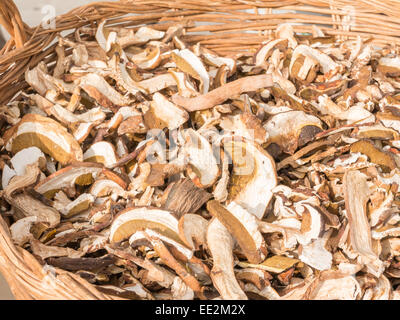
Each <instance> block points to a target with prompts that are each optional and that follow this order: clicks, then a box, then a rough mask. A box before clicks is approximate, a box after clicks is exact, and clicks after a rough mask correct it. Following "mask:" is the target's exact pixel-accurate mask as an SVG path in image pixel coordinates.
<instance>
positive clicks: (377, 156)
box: [350, 140, 397, 172]
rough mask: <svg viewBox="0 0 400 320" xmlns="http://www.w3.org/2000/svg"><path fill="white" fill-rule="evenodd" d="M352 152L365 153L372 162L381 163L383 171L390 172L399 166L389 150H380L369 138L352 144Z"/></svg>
mask: <svg viewBox="0 0 400 320" xmlns="http://www.w3.org/2000/svg"><path fill="white" fill-rule="evenodd" d="M350 152H353V153H357V152H360V153H362V154H365V155H366V156H368V158H369V160H370V161H371V162H372V163H375V164H377V165H379V166H380V167H381V168H382V171H383V172H390V171H392V170H393V169H395V168H397V164H396V161H395V159H394V157H393V156H392V155H391V154H390V153H389V152H385V151H382V150H379V148H377V147H376V146H375V145H374V144H373V143H372V142H371V141H369V140H359V141H357V142H355V143H353V144H352V145H351V146H350Z"/></svg>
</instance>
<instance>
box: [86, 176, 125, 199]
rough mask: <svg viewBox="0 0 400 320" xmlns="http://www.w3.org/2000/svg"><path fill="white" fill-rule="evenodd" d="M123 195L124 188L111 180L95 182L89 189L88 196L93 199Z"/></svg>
mask: <svg viewBox="0 0 400 320" xmlns="http://www.w3.org/2000/svg"><path fill="white" fill-rule="evenodd" d="M124 193H125V190H124V187H123V186H121V185H120V184H118V183H117V182H115V181H113V180H108V179H99V180H96V181H95V182H94V183H93V185H92V186H91V188H90V194H91V195H93V196H94V197H95V198H100V197H106V196H109V195H112V196H114V195H117V196H122V195H123V194H124Z"/></svg>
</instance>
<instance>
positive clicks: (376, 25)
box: [0, 0, 400, 299]
mask: <svg viewBox="0 0 400 320" xmlns="http://www.w3.org/2000/svg"><path fill="white" fill-rule="evenodd" d="M346 7H350V8H351V7H353V8H354V17H352V18H354V21H355V24H354V25H351V26H348V25H347V26H344V25H343V22H344V21H345V19H344V18H345V16H346V14H348V12H346V10H343V8H346ZM294 10H296V11H297V13H294ZM102 19H108V25H113V26H122V27H125V28H133V29H137V28H138V27H139V26H141V25H143V24H146V25H151V27H152V28H155V29H158V30H167V28H168V27H169V26H171V25H173V24H175V23H180V24H183V25H184V26H185V27H186V30H187V34H186V35H185V36H184V37H183V38H182V40H184V41H186V42H187V43H188V44H189V45H192V44H196V43H198V42H199V43H200V44H201V45H203V46H205V47H208V48H210V49H212V50H214V51H215V52H216V53H218V54H221V55H235V54H237V53H238V52H244V51H250V52H254V51H255V50H256V49H257V48H258V47H259V45H260V43H261V42H262V41H265V40H266V39H267V38H268V37H271V36H274V31H275V29H276V27H277V26H279V25H280V24H282V23H291V24H293V28H294V30H295V32H298V33H311V32H312V26H313V25H318V26H319V27H320V28H321V30H323V31H324V32H325V33H326V34H327V35H332V36H336V37H338V38H339V39H344V38H345V39H356V38H357V37H361V38H363V39H370V40H371V41H373V42H374V43H377V44H379V45H383V46H385V45H400V1H399V0H359V1H357V2H354V1H351V0H282V1H278V0H275V1H274V0H216V1H209V0H175V1H171V0H157V1H153V0H136V1H135V0H125V1H114V2H94V3H91V4H89V5H85V6H82V7H79V8H76V9H74V10H71V11H70V12H68V13H66V14H63V15H60V16H58V17H57V18H56V20H55V22H56V28H55V29H44V28H43V27H42V26H41V25H39V26H37V27H36V28H31V27H29V26H27V25H26V24H25V23H24V22H23V21H22V19H21V15H20V13H19V11H18V9H17V7H16V6H15V4H14V2H13V1H12V0H1V1H0V24H1V25H3V27H4V28H5V29H6V30H7V32H8V33H9V34H10V36H11V39H10V40H9V41H8V42H7V44H6V45H5V46H4V47H3V48H2V49H1V50H0V105H3V104H8V103H9V102H10V101H11V99H12V98H13V97H14V96H15V95H16V94H18V93H19V92H20V91H21V90H24V89H26V88H28V85H27V83H26V82H25V80H24V75H25V72H26V70H28V69H30V68H33V67H34V66H36V65H37V64H38V63H39V62H40V61H44V62H45V63H47V64H48V65H49V66H51V64H54V62H55V61H56V59H57V55H56V54H55V46H56V43H55V42H56V40H57V37H58V35H59V34H60V32H61V31H70V32H71V37H72V36H73V31H74V30H75V29H76V28H80V27H96V26H97V23H98V22H99V21H101V20H102ZM371 21H373V25H371ZM198 22H202V24H198ZM204 22H209V23H210V24H206V25H204ZM215 22H217V24H213V23H215ZM194 32H196V33H195V34H193V33H194ZM199 33H200V34H199ZM0 272H1V273H2V274H3V275H4V277H5V278H6V280H7V282H8V283H9V285H10V288H11V290H12V292H13V294H14V295H15V297H16V298H17V299H114V298H115V297H112V296H109V295H106V294H103V293H101V292H99V291H98V290H97V289H96V288H95V287H94V286H93V285H91V284H90V283H88V282H87V281H86V280H84V279H82V278H80V277H79V276H77V275H75V274H73V273H70V272H66V271H63V270H60V269H57V268H50V267H46V266H45V268H44V267H43V266H42V265H41V264H40V263H39V262H38V261H37V260H36V259H35V257H34V256H33V255H31V254H30V253H29V252H28V251H26V250H24V249H23V248H20V247H16V246H15V245H14V244H13V243H12V240H11V237H10V233H9V229H8V226H7V224H6V223H5V221H4V220H3V218H2V217H0Z"/></svg>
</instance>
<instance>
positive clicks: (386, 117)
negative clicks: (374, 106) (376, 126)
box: [376, 112, 400, 133]
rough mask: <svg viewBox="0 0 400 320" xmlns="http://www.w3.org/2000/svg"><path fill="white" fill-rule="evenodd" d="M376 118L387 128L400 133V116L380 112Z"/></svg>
mask: <svg viewBox="0 0 400 320" xmlns="http://www.w3.org/2000/svg"><path fill="white" fill-rule="evenodd" d="M376 118H377V119H378V120H379V121H380V122H381V123H382V124H383V125H384V126H385V127H386V128H392V129H394V130H396V131H397V133H400V116H398V115H394V114H392V113H388V112H378V113H377V114H376Z"/></svg>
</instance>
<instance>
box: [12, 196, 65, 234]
mask: <svg viewBox="0 0 400 320" xmlns="http://www.w3.org/2000/svg"><path fill="white" fill-rule="evenodd" d="M10 203H11V205H12V206H14V207H15V208H16V209H18V210H20V211H21V212H22V214H23V215H24V216H26V217H30V216H35V217H36V218H37V220H36V221H37V222H44V223H46V224H48V226H49V227H50V228H53V227H55V226H57V225H58V224H59V223H60V214H59V213H58V211H57V210H55V209H54V208H52V207H49V206H46V205H45V204H43V203H42V202H41V201H39V200H37V199H35V198H33V197H31V196H29V195H27V194H25V193H20V194H17V195H14V196H13V197H12V200H11V201H10Z"/></svg>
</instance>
